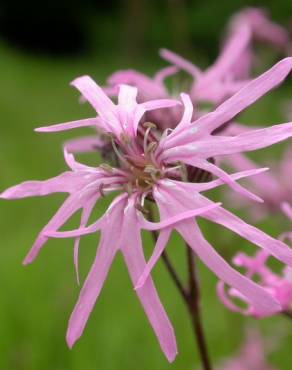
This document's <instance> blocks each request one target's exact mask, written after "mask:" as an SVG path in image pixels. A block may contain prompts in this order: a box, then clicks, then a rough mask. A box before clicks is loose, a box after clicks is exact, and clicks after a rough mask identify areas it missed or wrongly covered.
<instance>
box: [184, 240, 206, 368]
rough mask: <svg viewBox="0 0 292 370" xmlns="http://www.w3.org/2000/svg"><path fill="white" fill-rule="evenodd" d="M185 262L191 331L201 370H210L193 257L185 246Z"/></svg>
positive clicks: (189, 249)
mask: <svg viewBox="0 0 292 370" xmlns="http://www.w3.org/2000/svg"><path fill="white" fill-rule="evenodd" d="M186 247H187V260H188V271H189V294H188V302H187V307H188V310H189V314H190V317H191V321H192V326H193V331H194V334H195V338H196V341H197V345H198V350H199V355H200V359H201V363H202V368H203V370H211V369H212V366H211V363H210V359H209V355H208V349H207V344H206V339H205V334H204V330H203V324H202V317H201V307H200V291H199V284H198V279H197V273H196V265H195V256H194V253H193V251H192V250H191V248H190V247H189V246H188V245H187V246H186Z"/></svg>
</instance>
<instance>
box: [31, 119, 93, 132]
mask: <svg viewBox="0 0 292 370" xmlns="http://www.w3.org/2000/svg"><path fill="white" fill-rule="evenodd" d="M99 122H100V121H99V119H98V118H96V117H93V118H85V119H81V120H77V121H71V122H65V123H58V124H56V125H51V126H43V127H38V128H35V131H36V132H58V131H66V130H72V129H73V128H78V127H90V126H92V127H94V126H97V127H98V126H100V124H99Z"/></svg>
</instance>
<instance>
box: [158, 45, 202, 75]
mask: <svg viewBox="0 0 292 370" xmlns="http://www.w3.org/2000/svg"><path fill="white" fill-rule="evenodd" d="M159 54H160V56H161V58H163V59H165V60H167V61H168V62H170V63H172V64H174V65H175V66H177V67H179V68H181V69H182V70H184V71H186V72H188V73H189V74H190V75H191V76H193V77H196V78H199V77H200V76H201V74H202V72H201V71H200V69H199V68H198V67H197V66H195V65H194V64H192V63H191V62H189V61H188V60H186V59H184V58H182V57H181V56H179V55H178V54H175V53H173V52H172V51H170V50H167V49H161V50H160V51H159Z"/></svg>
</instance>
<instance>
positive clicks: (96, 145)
mask: <svg viewBox="0 0 292 370" xmlns="http://www.w3.org/2000/svg"><path fill="white" fill-rule="evenodd" d="M105 145H106V143H105V142H104V141H103V140H102V139H101V138H99V137H98V136H97V135H94V136H84V137H81V138H77V139H72V140H68V141H66V142H65V143H64V147H66V148H67V150H68V152H69V153H89V152H96V151H97V150H100V149H102V148H103V147H104V146H105Z"/></svg>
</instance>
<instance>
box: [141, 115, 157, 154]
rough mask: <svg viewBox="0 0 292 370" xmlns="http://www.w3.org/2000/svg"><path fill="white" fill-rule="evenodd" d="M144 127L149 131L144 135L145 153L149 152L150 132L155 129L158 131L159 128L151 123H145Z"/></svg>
mask: <svg viewBox="0 0 292 370" xmlns="http://www.w3.org/2000/svg"><path fill="white" fill-rule="evenodd" d="M143 126H144V127H147V130H146V132H145V135H144V139H143V148H144V153H146V152H147V143H148V137H149V134H150V131H151V130H152V129H153V128H154V129H157V126H156V125H155V124H154V123H151V122H145V123H144V125H143Z"/></svg>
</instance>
